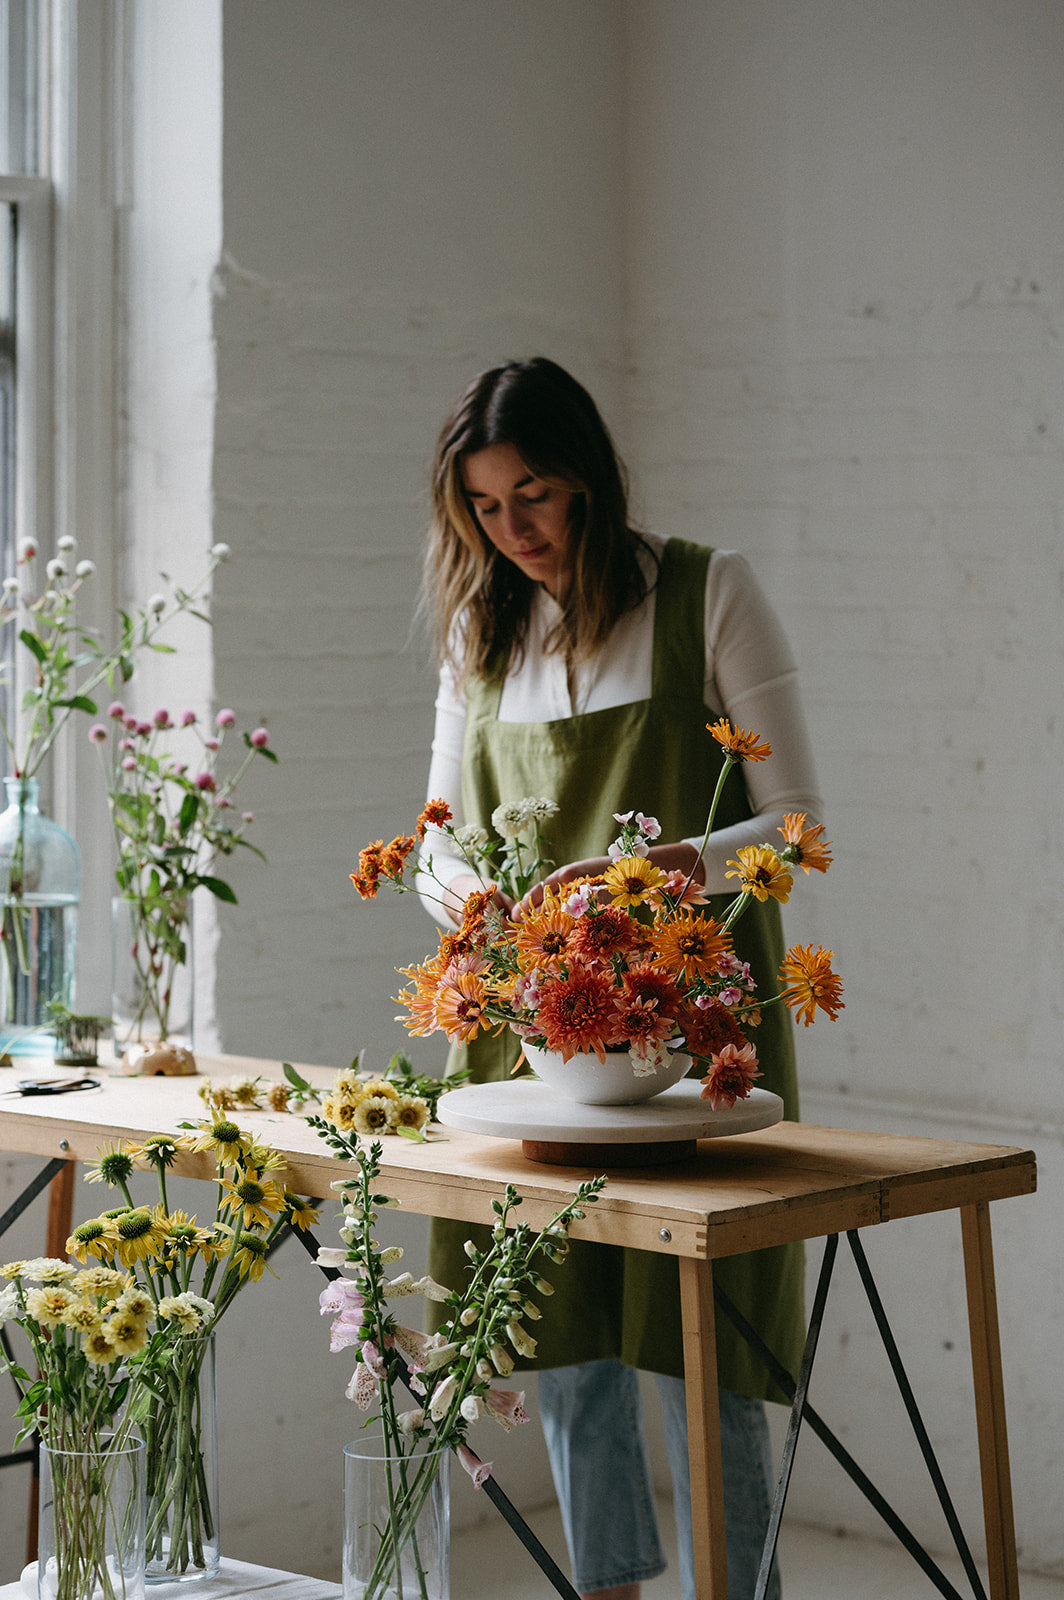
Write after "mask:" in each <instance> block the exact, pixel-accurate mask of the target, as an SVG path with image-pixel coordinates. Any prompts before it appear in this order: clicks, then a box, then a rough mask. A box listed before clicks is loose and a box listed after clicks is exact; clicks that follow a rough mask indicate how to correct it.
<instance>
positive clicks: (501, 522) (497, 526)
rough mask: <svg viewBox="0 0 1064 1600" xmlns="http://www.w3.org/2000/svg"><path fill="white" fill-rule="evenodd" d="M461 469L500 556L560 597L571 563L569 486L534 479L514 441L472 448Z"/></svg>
mask: <svg viewBox="0 0 1064 1600" xmlns="http://www.w3.org/2000/svg"><path fill="white" fill-rule="evenodd" d="M460 470H461V478H462V487H463V488H464V489H465V492H466V496H467V498H468V500H469V503H470V505H471V506H472V507H473V511H474V514H475V516H476V519H477V521H478V523H479V524H480V526H481V528H482V529H483V530H484V533H485V534H486V535H487V537H488V538H489V539H490V540H491V542H492V544H493V545H494V546H495V548H496V550H498V552H499V554H500V555H504V556H505V557H506V559H507V560H508V561H512V562H513V564H514V566H515V567H518V568H519V569H520V570H521V571H522V572H523V573H524V574H525V576H526V577H529V578H532V579H534V580H535V582H537V583H542V584H543V586H544V588H545V589H546V590H547V591H548V593H549V594H551V595H553V596H554V598H555V600H558V599H560V598H561V591H562V589H563V588H564V585H565V580H566V578H567V577H568V574H569V565H570V551H569V517H570V512H571V510H572V504H573V494H572V492H571V490H569V489H563V488H561V487H559V486H557V485H552V484H549V483H545V482H544V480H543V479H542V478H536V477H533V475H532V474H531V473H530V472H529V470H528V468H527V467H526V466H525V464H524V462H523V461H522V460H521V457H520V456H519V455H518V453H517V450H516V448H515V446H514V445H512V444H490V445H488V446H487V447H486V448H485V449H484V450H474V451H473V453H472V454H471V455H468V456H466V457H465V458H464V459H463V461H462V463H461V469H460Z"/></svg>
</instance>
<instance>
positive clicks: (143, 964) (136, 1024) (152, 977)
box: [111, 895, 192, 1056]
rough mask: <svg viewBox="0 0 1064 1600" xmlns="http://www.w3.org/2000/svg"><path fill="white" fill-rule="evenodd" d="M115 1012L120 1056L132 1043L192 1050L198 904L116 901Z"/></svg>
mask: <svg viewBox="0 0 1064 1600" xmlns="http://www.w3.org/2000/svg"><path fill="white" fill-rule="evenodd" d="M111 934H112V940H111V955H112V982H111V1015H112V1017H113V1018H114V1045H115V1050H116V1052H117V1054H118V1055H120V1056H121V1055H122V1054H123V1052H124V1051H125V1050H126V1049H127V1048H128V1046H130V1045H153V1044H159V1043H167V1042H170V1043H173V1044H179V1045H184V1046H185V1047H186V1048H187V1049H189V1050H191V1048H192V906H191V904H190V902H189V901H187V900H174V901H170V902H167V903H166V904H165V905H162V904H156V905H153V904H152V903H151V902H150V901H148V900H147V899H137V898H135V897H131V896H126V895H115V897H114V899H113V900H112V901H111Z"/></svg>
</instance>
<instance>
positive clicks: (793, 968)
mask: <svg viewBox="0 0 1064 1600" xmlns="http://www.w3.org/2000/svg"><path fill="white" fill-rule="evenodd" d="M834 956H835V952H834V950H825V949H824V947H823V945H819V944H818V945H817V947H816V949H815V950H814V949H813V947H812V945H811V944H807V945H800V944H796V945H792V947H791V949H790V950H788V951H787V954H786V955H785V956H784V958H783V965H782V966H781V967H780V976H781V977H783V978H786V979H788V980H789V983H790V987H789V988H787V989H785V990H784V991H783V998H784V1000H785V1001H786V1002H787V1004H788V1005H789V1006H790V1007H791V1009H792V1010H793V1011H794V1014H795V1016H794V1020H795V1022H798V1021H799V1020H801V1021H802V1022H803V1023H804V1024H805V1026H806V1027H807V1028H808V1026H809V1024H810V1023H811V1022H812V1021H813V1019H814V1017H815V1015H816V1008H817V1006H819V1007H820V1009H821V1011H826V1012H827V1014H828V1016H829V1017H830V1018H831V1020H832V1022H834V1020H835V1018H836V1017H837V1016H838V1014H839V1012H840V1011H841V1010H842V1009H843V1004H842V998H841V996H842V981H841V979H840V978H839V976H838V974H837V973H835V972H832V970H831V963H832V961H833V959H834Z"/></svg>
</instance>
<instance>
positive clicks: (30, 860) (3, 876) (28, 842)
mask: <svg viewBox="0 0 1064 1600" xmlns="http://www.w3.org/2000/svg"><path fill="white" fill-rule="evenodd" d="M4 788H5V790H6V792H7V809H6V811H4V812H3V813H2V814H0V906H2V910H3V925H2V929H0V1049H3V1050H4V1051H5V1052H6V1053H7V1054H9V1055H19V1054H40V1053H42V1052H44V1051H46V1050H48V1049H49V1048H50V1046H51V1039H50V1038H49V1036H48V1035H47V1032H46V1031H41V1032H37V1033H33V1032H31V1031H30V1030H33V1029H37V1030H41V1029H42V1026H43V1029H44V1030H46V1029H47V1024H48V1021H49V1016H48V1011H47V1010H46V1007H47V1004H48V1002H49V1001H53V1002H55V1003H57V1004H59V1005H62V1006H65V1007H66V1008H67V1010H73V1006H74V965H75V956H76V947H77V934H78V901H79V900H80V898H81V856H80V853H79V851H78V847H77V845H76V843H75V842H74V840H73V839H72V838H71V837H70V835H69V833H67V831H66V829H65V828H61V827H60V826H59V824H58V823H57V822H52V821H51V819H50V818H48V817H45V816H42V815H41V812H40V810H39V807H38V792H39V786H38V783H37V779H36V778H5V779H4Z"/></svg>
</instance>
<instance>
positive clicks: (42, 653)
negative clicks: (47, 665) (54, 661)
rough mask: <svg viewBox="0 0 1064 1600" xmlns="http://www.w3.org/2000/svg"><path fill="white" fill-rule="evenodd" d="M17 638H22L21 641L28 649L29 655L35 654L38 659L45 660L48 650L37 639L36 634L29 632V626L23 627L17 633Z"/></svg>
mask: <svg viewBox="0 0 1064 1600" xmlns="http://www.w3.org/2000/svg"><path fill="white" fill-rule="evenodd" d="M19 638H20V639H21V640H22V643H23V644H24V645H25V646H26V649H27V650H28V651H29V653H30V655H31V656H36V658H37V660H38V661H42V662H43V661H47V659H48V651H47V650H46V649H45V647H44V645H43V644H42V643H41V641H40V640H39V639H38V637H37V635H36V634H35V633H31V632H30V630H29V628H23V629H22V630H21V632H20V633H19Z"/></svg>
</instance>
